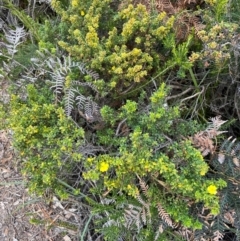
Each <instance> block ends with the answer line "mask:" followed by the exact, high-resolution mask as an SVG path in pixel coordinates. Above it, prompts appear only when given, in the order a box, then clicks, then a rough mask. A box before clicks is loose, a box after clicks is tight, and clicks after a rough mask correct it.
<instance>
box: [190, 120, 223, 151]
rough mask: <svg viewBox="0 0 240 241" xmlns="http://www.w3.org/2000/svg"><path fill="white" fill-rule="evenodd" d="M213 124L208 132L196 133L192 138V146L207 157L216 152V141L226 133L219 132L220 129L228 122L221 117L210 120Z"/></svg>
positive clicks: (208, 128)
mask: <svg viewBox="0 0 240 241" xmlns="http://www.w3.org/2000/svg"><path fill="white" fill-rule="evenodd" d="M210 120H211V122H210V124H209V126H208V127H207V129H206V130H204V131H200V132H198V133H196V134H195V135H194V136H192V137H190V138H189V139H190V141H191V142H192V144H193V145H194V146H195V147H196V148H198V149H199V150H200V151H201V153H202V155H203V156H207V155H208V154H209V153H210V154H213V153H214V152H215V149H216V147H215V145H214V141H213V140H214V139H216V137H217V136H218V135H220V134H222V133H224V132H226V131H219V128H220V127H221V126H222V125H223V124H224V123H225V122H226V121H223V120H221V116H217V117H214V118H211V119H210Z"/></svg>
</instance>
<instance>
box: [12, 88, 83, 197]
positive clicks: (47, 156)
mask: <svg viewBox="0 0 240 241" xmlns="http://www.w3.org/2000/svg"><path fill="white" fill-rule="evenodd" d="M27 95H28V98H27V100H26V101H23V100H21V99H20V98H19V97H17V96H16V95H13V96H12V98H11V103H10V110H9V116H8V125H9V127H10V128H11V130H12V131H13V138H14V147H15V148H16V149H17V150H18V152H19V155H20V156H21V159H22V160H23V162H22V172H23V174H24V175H25V176H26V177H27V178H28V183H29V191H30V192H35V193H36V194H38V195H43V194H44V193H45V192H46V191H47V190H52V192H53V193H56V194H58V195H59V196H60V197H61V198H64V197H65V198H66V195H67V192H66V189H65V188H64V187H63V186H62V185H61V184H60V183H59V181H58V179H61V177H63V176H64V172H66V170H67V169H68V168H71V165H70V164H71V162H76V161H81V157H82V155H81V153H79V152H78V151H77V150H78V147H79V146H80V145H81V144H82V143H83V141H84V131H83V129H81V128H79V127H77V126H76V125H75V124H74V123H73V122H72V121H71V119H68V118H67V117H66V115H65V113H64V109H63V108H61V107H59V106H56V105H54V104H52V97H51V94H50V93H49V90H47V89H45V88H43V89H38V90H37V89H36V88H35V87H34V86H33V85H28V87H27Z"/></svg>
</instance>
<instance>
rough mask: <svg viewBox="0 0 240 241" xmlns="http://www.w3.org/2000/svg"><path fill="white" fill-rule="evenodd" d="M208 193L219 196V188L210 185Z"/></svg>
mask: <svg viewBox="0 0 240 241" xmlns="http://www.w3.org/2000/svg"><path fill="white" fill-rule="evenodd" d="M207 191H208V193H210V194H213V195H215V194H217V187H216V186H215V185H210V186H208V188H207Z"/></svg>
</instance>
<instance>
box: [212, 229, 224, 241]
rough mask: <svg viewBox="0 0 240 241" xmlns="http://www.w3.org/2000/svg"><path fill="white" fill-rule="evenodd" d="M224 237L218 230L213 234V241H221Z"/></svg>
mask: <svg viewBox="0 0 240 241" xmlns="http://www.w3.org/2000/svg"><path fill="white" fill-rule="evenodd" d="M223 236H224V235H223V234H222V233H221V232H220V231H219V230H217V231H215V232H214V233H213V239H212V240H213V241H219V240H221V239H222V238H223Z"/></svg>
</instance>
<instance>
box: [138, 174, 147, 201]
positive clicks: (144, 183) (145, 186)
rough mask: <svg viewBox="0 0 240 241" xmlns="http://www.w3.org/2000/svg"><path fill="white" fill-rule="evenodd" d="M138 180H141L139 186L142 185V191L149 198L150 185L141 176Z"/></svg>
mask: <svg viewBox="0 0 240 241" xmlns="http://www.w3.org/2000/svg"><path fill="white" fill-rule="evenodd" d="M138 180H139V184H140V187H141V190H142V192H143V194H144V196H145V197H147V198H148V185H147V184H146V182H145V181H144V180H143V179H142V178H140V177H139V176H138Z"/></svg>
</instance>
